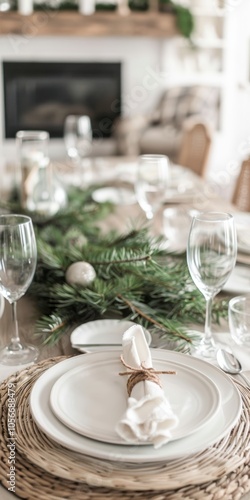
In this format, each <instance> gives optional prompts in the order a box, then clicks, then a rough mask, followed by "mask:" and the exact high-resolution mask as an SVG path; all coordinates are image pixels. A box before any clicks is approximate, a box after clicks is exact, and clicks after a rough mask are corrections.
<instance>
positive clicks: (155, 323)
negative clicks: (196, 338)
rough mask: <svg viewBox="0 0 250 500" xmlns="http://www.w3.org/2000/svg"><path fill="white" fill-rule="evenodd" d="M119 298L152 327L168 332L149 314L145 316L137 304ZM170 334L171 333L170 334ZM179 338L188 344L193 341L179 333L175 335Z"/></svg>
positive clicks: (119, 296)
mask: <svg viewBox="0 0 250 500" xmlns="http://www.w3.org/2000/svg"><path fill="white" fill-rule="evenodd" d="M118 298H120V299H121V300H122V301H123V302H124V303H125V304H126V305H127V306H128V307H129V308H130V309H131V310H132V311H135V312H136V313H137V314H139V315H140V316H141V317H142V318H144V319H146V320H147V321H148V322H149V323H151V324H152V325H154V326H157V327H158V328H160V330H163V331H166V328H165V327H164V325H163V324H162V323H159V321H157V320H155V319H153V318H152V317H151V316H149V315H148V314H145V313H144V312H143V311H142V310H141V309H140V308H139V307H137V306H136V305H135V304H133V303H132V302H130V301H129V300H127V299H125V297H123V296H122V295H118ZM168 333H169V332H168ZM176 335H177V336H178V337H180V338H182V339H184V340H186V341H187V342H191V339H190V338H189V337H188V336H186V335H184V334H183V333H181V332H180V333H178V334H175V336H176Z"/></svg>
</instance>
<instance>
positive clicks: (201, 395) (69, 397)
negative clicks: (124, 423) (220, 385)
mask: <svg viewBox="0 0 250 500" xmlns="http://www.w3.org/2000/svg"><path fill="white" fill-rule="evenodd" d="M154 368H155V369H156V370H160V371H163V370H165V371H166V370H173V371H175V372H176V375H162V376H161V382H162V387H163V390H164V392H165V395H166V398H167V399H168V401H169V402H170V405H171V407H172V409H173V411H174V413H175V414H176V415H177V417H178V418H179V424H178V426H177V427H176V428H175V429H173V431H172V439H180V438H183V437H185V436H188V435H189V434H192V433H193V432H195V431H197V430H199V429H201V428H202V427H203V426H204V425H206V424H207V423H208V422H209V421H210V420H211V419H212V418H214V417H215V415H216V413H217V412H218V409H219V404H220V395H219V391H218V389H217V387H216V386H215V384H214V383H213V382H212V381H211V380H210V379H209V378H208V377H207V376H206V375H204V374H203V373H200V372H198V371H196V370H193V369H190V368H189V367H187V366H182V365H180V364H178V363H173V362H169V361H168V360H167V359H165V360H162V361H157V362H156V363H155V364H154ZM120 371H123V367H122V365H121V361H120V359H119V353H118V352H117V351H116V352H115V353H113V354H112V353H110V352H106V353H104V355H103V359H102V361H100V360H99V359H98V360H97V361H95V360H93V359H91V357H89V356H87V357H86V360H85V362H84V365H83V366H80V367H77V368H74V369H73V370H70V371H68V372H67V373H65V374H64V375H62V377H60V378H59V379H58V380H57V381H56V382H55V384H54V385H53V388H52V390H51V394H50V405H51V408H52V410H53V412H54V414H55V415H56V416H57V418H59V420H60V421H61V422H62V423H63V424H64V425H66V426H67V427H69V428H70V429H72V430H74V431H75V432H78V433H79V434H82V435H83V436H87V437H90V438H92V439H97V440H99V441H104V442H107V443H114V444H124V445H127V444H128V443H127V442H125V441H124V440H123V439H122V438H120V436H119V435H117V433H116V432H115V427H116V424H117V423H118V422H119V421H120V420H121V418H122V416H123V414H124V412H125V410H126V407H127V399H128V398H127V390H126V382H127V380H126V378H125V380H124V377H121V376H119V372H120ZM90 381H91V382H90ZM100 415H101V418H100ZM138 444H141V443H138Z"/></svg>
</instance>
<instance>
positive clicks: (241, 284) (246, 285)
mask: <svg viewBox="0 0 250 500" xmlns="http://www.w3.org/2000/svg"><path fill="white" fill-rule="evenodd" d="M223 290H224V291H225V292H229V293H234V294H240V295H241V294H243V293H250V267H249V266H244V265H236V266H235V268H234V269H233V271H232V274H231V275H230V277H229V279H228V281H227V282H226V284H225V285H224V287H223Z"/></svg>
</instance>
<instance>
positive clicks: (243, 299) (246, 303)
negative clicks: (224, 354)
mask: <svg viewBox="0 0 250 500" xmlns="http://www.w3.org/2000/svg"><path fill="white" fill-rule="evenodd" d="M228 319H229V329H230V333H231V335H232V338H233V340H234V341H235V342H236V343H237V344H239V345H242V346H246V347H250V295H240V296H238V297H234V298H233V299H231V300H230V301H229V304H228Z"/></svg>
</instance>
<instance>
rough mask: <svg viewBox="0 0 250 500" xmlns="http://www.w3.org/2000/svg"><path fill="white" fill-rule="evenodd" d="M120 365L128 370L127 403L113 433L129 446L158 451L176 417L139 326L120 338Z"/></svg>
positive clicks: (166, 439) (169, 436)
mask: <svg viewBox="0 0 250 500" xmlns="http://www.w3.org/2000/svg"><path fill="white" fill-rule="evenodd" d="M122 345H123V355H122V356H121V361H122V364H123V365H124V366H125V367H126V368H127V371H125V372H122V373H120V375H127V376H128V377H129V378H128V383H127V391H128V403H127V409H126V411H125V414H124V415H123V416H122V418H121V420H120V422H118V424H117V426H116V432H117V433H118V434H119V435H120V436H121V437H122V438H123V439H124V440H125V441H128V442H130V443H138V442H143V443H148V444H153V445H154V447H155V448H160V446H162V445H163V444H165V443H167V442H168V441H169V440H170V439H171V429H173V428H174V427H176V426H177V424H178V418H177V416H176V415H175V414H174V413H173V410H172V408H171V406H170V403H169V401H168V400H167V398H166V396H165V394H164V391H163V389H162V387H161V381H160V374H173V373H175V372H170V371H169V372H159V371H156V370H154V368H153V366H152V358H151V353H150V349H149V347H148V345H147V342H146V339H145V336H144V332H143V329H142V327H141V326H140V325H133V326H131V327H130V328H129V329H128V330H127V331H126V332H125V333H124V335H123V339H122Z"/></svg>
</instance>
